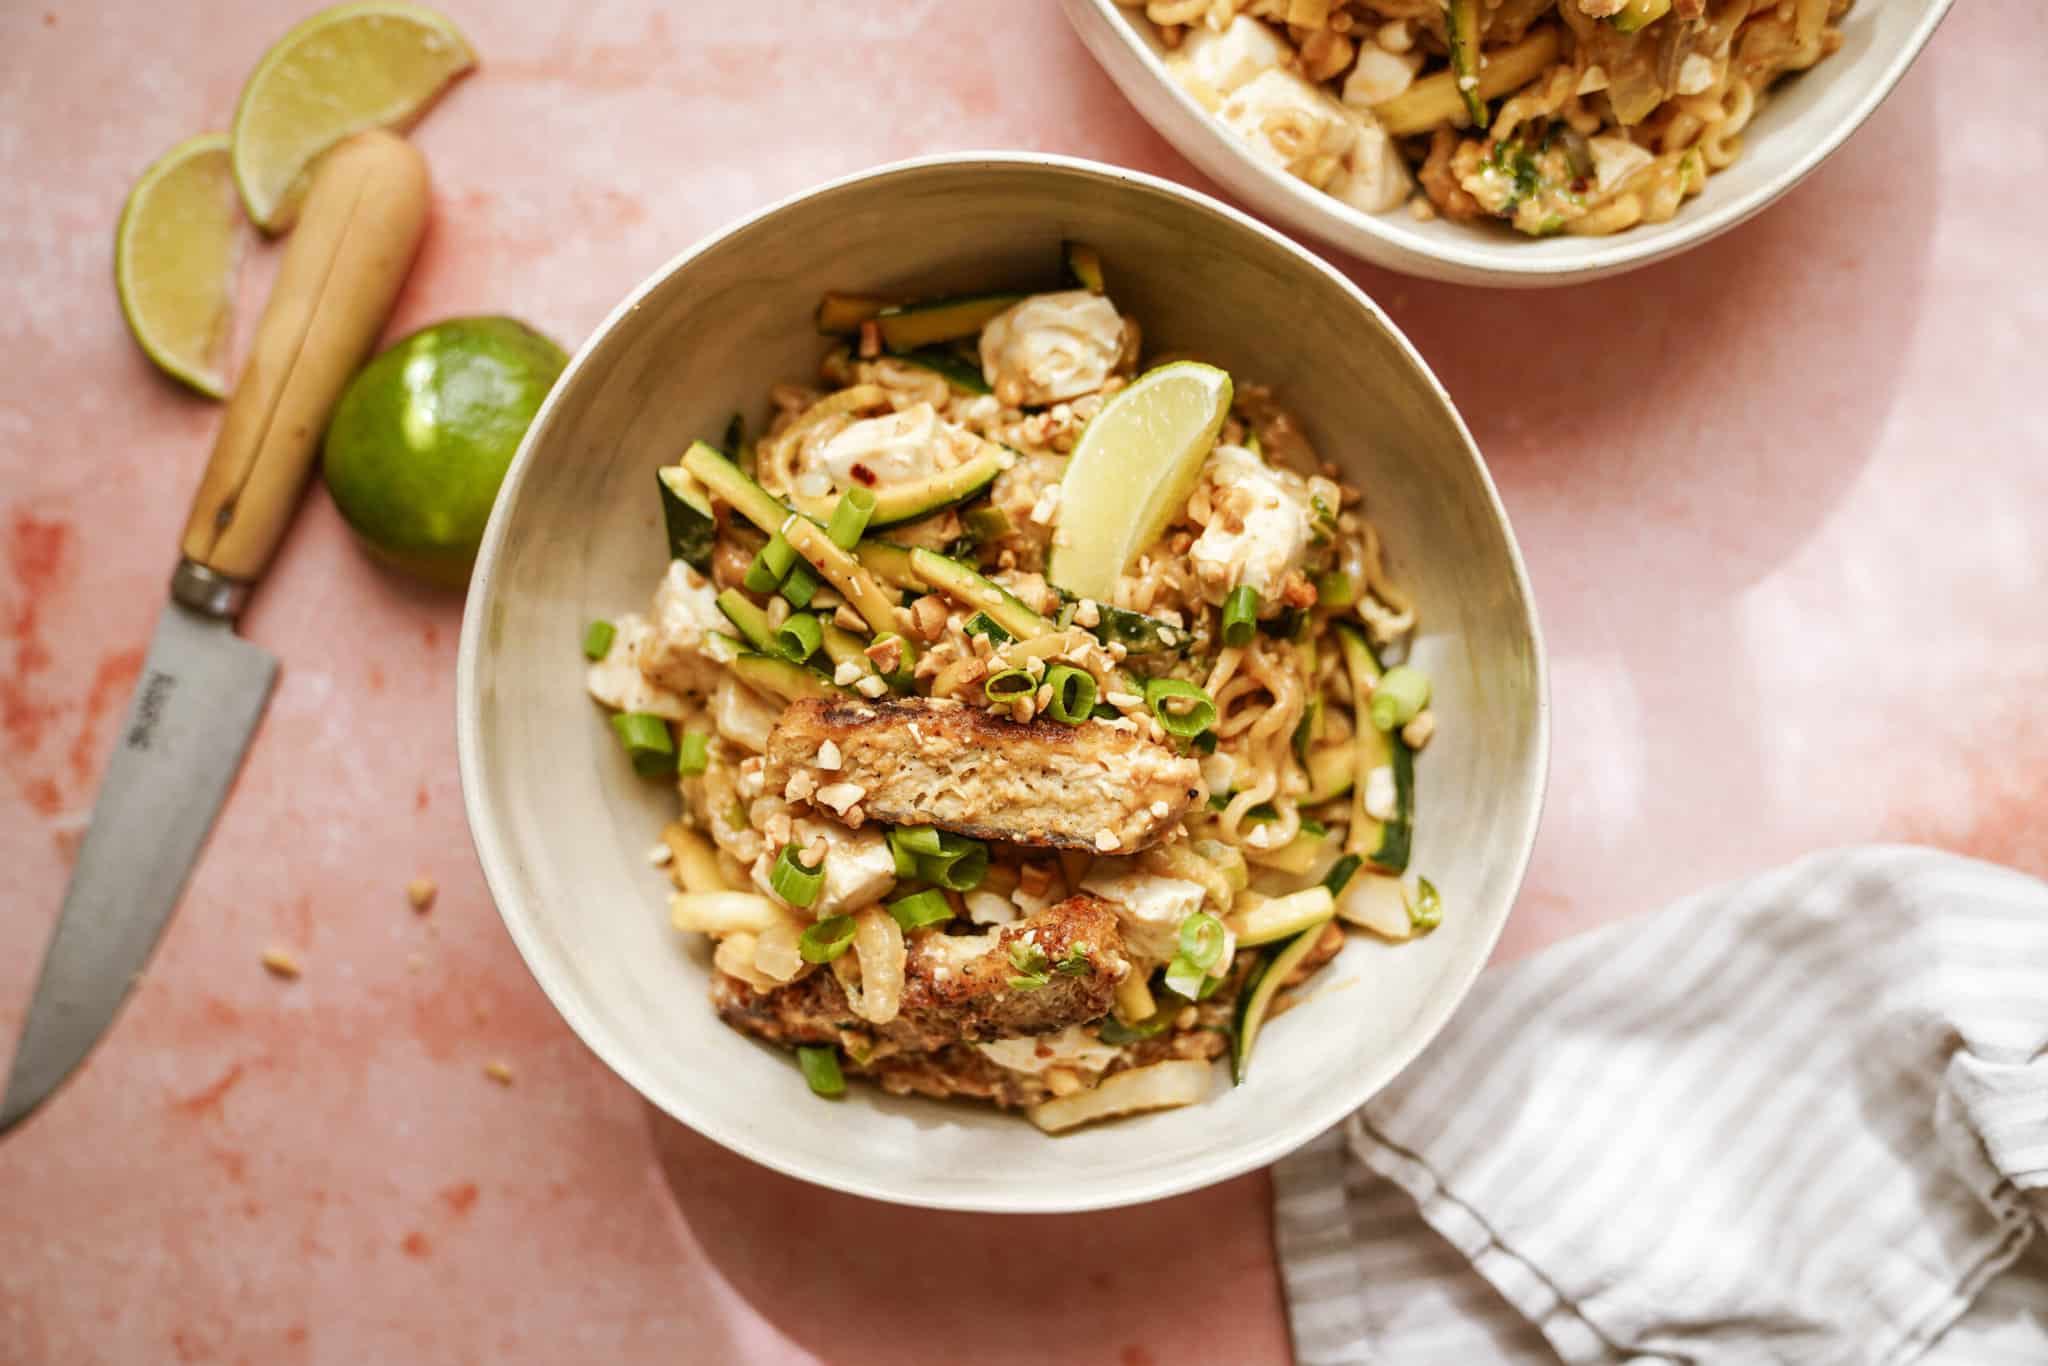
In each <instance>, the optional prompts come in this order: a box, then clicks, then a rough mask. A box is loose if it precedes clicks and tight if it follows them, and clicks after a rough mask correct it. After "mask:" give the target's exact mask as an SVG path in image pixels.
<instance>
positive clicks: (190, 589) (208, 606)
mask: <svg viewBox="0 0 2048 1366" xmlns="http://www.w3.org/2000/svg"><path fill="white" fill-rule="evenodd" d="M251 586H252V585H250V584H247V583H244V582H242V581H241V580H240V579H231V578H229V577H228V576H227V575H225V574H222V573H219V572H217V571H215V570H212V569H208V568H207V567H206V566H205V565H203V564H201V563H199V562H198V561H197V560H192V559H184V560H180V561H179V562H178V568H177V570H176V571H175V572H173V573H172V575H171V598H172V600H173V601H175V602H178V603H181V604H183V605H184V606H186V607H189V608H191V609H192V610H193V611H195V612H198V613H200V614H201V615H203V616H209V617H212V618H214V619H215V620H216V621H233V620H235V619H236V618H237V617H239V616H241V615H242V608H244V607H245V606H247V605H248V602H249V589H250V588H251Z"/></svg>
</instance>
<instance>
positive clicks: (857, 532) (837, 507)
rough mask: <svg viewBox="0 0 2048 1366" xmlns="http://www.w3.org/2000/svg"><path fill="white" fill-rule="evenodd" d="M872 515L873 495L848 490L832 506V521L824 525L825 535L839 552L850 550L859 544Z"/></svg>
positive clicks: (853, 489) (873, 508)
mask: <svg viewBox="0 0 2048 1366" xmlns="http://www.w3.org/2000/svg"><path fill="white" fill-rule="evenodd" d="M874 515H875V495H874V494H872V493H870V492H869V491H868V490H866V489H862V488H852V489H848V490H847V491H846V492H844V493H842V494H840V495H839V501H838V502H837V503H834V504H833V505H832V519H831V520H830V521H829V522H827V523H826V524H825V534H826V535H827V536H830V537H831V538H832V544H834V545H836V546H838V547H839V548H840V549H841V550H851V549H853V548H854V547H855V546H857V545H859V544H860V537H861V533H862V532H864V531H866V530H867V529H868V518H870V517H872V516H874Z"/></svg>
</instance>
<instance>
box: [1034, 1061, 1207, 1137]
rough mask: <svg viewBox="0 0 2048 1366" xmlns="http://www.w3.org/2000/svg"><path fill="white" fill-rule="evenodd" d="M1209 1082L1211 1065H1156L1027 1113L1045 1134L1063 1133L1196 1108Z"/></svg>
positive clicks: (1107, 1081) (1205, 1093)
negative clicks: (1146, 1112)
mask: <svg viewBox="0 0 2048 1366" xmlns="http://www.w3.org/2000/svg"><path fill="white" fill-rule="evenodd" d="M1209 1082H1210V1067H1209V1064H1208V1063H1206V1062H1195V1061H1192V1060H1188V1059H1176V1060H1174V1061H1172V1062H1155V1063H1153V1064H1152V1065H1151V1066H1150V1067H1134V1068H1132V1069H1131V1070H1130V1071H1128V1072H1118V1073H1116V1074H1115V1075H1114V1076H1111V1077H1108V1078H1106V1079H1105V1080H1104V1081H1103V1083H1102V1084H1101V1085H1100V1086H1097V1087H1094V1088H1093V1089H1091V1090H1087V1091H1076V1092H1074V1093H1073V1094H1072V1095H1070V1096H1060V1097H1058V1098H1056V1099H1053V1100H1047V1101H1041V1102H1039V1103H1038V1104H1037V1105H1034V1106H1032V1107H1031V1108H1030V1109H1028V1110H1026V1111H1025V1112H1024V1113H1025V1114H1026V1115H1028V1116H1030V1119H1031V1122H1032V1123H1033V1124H1036V1125H1037V1126H1038V1127H1039V1128H1041V1129H1043V1130H1044V1131H1045V1132H1047V1133H1049V1134H1057V1133H1062V1132H1064V1131H1065V1130H1068V1129H1072V1128H1076V1127H1078V1126H1079V1125H1083V1124H1092V1123H1094V1122H1095V1121H1096V1120H1098V1119H1114V1118H1115V1117H1116V1116H1118V1115H1131V1114H1136V1113H1138V1112H1139V1111H1141V1110H1167V1109H1172V1108H1174V1107H1176V1106H1181V1105H1193V1104H1195V1103H1197V1102H1198V1101H1200V1100H1201V1099H1202V1098H1203V1097H1204V1096H1206V1095H1208V1094H1209Z"/></svg>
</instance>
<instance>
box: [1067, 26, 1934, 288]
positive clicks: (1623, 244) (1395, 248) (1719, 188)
mask: <svg viewBox="0 0 2048 1366" xmlns="http://www.w3.org/2000/svg"><path fill="white" fill-rule="evenodd" d="M1953 2H1954V0H1861V3H1859V4H1857V6H1856V7H1855V8H1854V9H1853V10H1851V11H1850V13H1849V16H1848V18H1847V19H1846V20H1845V21H1844V22H1843V25H1842V31H1843V35H1844V37H1845V40H1846V41H1845V42H1844V43H1843V45H1842V49H1841V51H1839V52H1837V53H1835V54H1834V55H1833V56H1831V57H1829V58H1827V59H1826V60H1825V61H1823V62H1822V63H1821V64H1820V65H1819V66H1816V67H1815V68H1814V69H1813V70H1812V71H1810V72H1807V73H1805V74H1804V75H1802V76H1799V77H1797V78H1794V79H1791V80H1787V81H1785V82H1784V83H1782V84H1781V85H1780V86H1779V87H1778V88H1777V90H1776V91H1775V92H1774V93H1773V94H1772V95H1771V97H1770V99H1769V100H1768V101H1767V102H1766V103H1765V105H1764V107H1763V109H1762V111H1761V112H1760V113H1759V114H1758V115H1757V117H1756V120H1755V122H1753V123H1752V124H1751V125H1750V129H1749V131H1748V132H1747V133H1745V135H1744V145H1743V151H1742V155H1741V156H1740V157H1738V158H1737V159H1736V161H1735V164H1734V165H1732V166H1730V167H1729V168H1728V169H1727V170H1725V171H1722V172H1719V173H1718V174H1716V175H1713V176H1710V177H1709V178H1708V180H1707V188H1706V190H1705V191H1704V192H1703V193H1701V194H1700V195H1699V196H1698V197H1697V198H1695V199H1691V200H1688V201H1686V203H1685V205H1684V207H1682V208H1681V209H1679V211H1678V214H1677V216H1676V217H1674V218H1672V219H1671V220H1670V221H1669V222H1666V223H1654V224H1646V225H1644V226H1642V227H1638V228H1631V229H1629V230H1628V231H1627V232H1622V233H1617V234H1615V235H1614V236H1611V237H1552V238H1546V239H1543V240H1540V241H1538V240H1532V239H1529V238H1524V237H1522V236H1520V235H1519V234H1516V233H1513V232H1511V231H1505V230H1502V231H1490V230H1487V229H1485V228H1483V227H1480V226H1475V225H1472V224H1462V223H1452V222H1448V221H1445V220H1442V219H1437V220H1435V221H1432V222H1428V223H1418V222H1416V221H1415V220H1414V219H1413V218H1410V217H1409V216H1408V213H1407V211H1406V210H1405V209H1395V210H1393V211H1392V212H1390V213H1384V214H1366V213H1360V212H1359V211H1358V210H1356V209H1354V208H1352V207H1350V206H1349V205H1347V204H1343V203H1340V202H1339V201H1338V200H1335V199H1332V198H1331V197H1330V196H1328V195H1326V194H1323V193H1322V192H1320V191H1318V190H1314V189H1311V188H1310V187H1309V186H1308V185H1306V184H1304V183H1303V182H1301V181H1299V180H1296V179H1295V178H1294V177H1293V176H1290V175H1287V174H1286V173H1284V172H1282V171H1279V170H1276V169H1274V168H1273V167H1271V166H1268V165H1266V164H1265V163H1263V162H1261V161H1258V160H1256V159H1254V158H1253V157H1252V156H1251V155H1250V153H1248V152H1247V151H1246V150H1245V146H1244V144H1243V142H1241V141H1240V140H1239V139H1238V138H1237V136H1236V135H1235V134H1233V133H1231V132H1229V131H1227V130H1226V129H1225V128H1224V127H1223V126H1222V125H1221V124H1219V123H1218V122H1217V121H1216V120H1215V119H1213V118H1212V117H1210V116H1209V115H1208V114H1207V113H1206V112H1204V111H1203V109H1202V107H1201V106H1200V105H1198V104H1196V103H1195V101H1194V100H1193V99H1192V98H1191V97H1190V96H1189V95H1188V94H1187V92H1186V91H1184V90H1182V89H1181V87H1180V85H1179V83H1178V82H1176V81H1175V80H1174V79H1173V78H1172V76H1171V75H1169V74H1168V73H1167V70H1166V66H1165V64H1164V61H1163V60H1162V59H1163V57H1164V54H1165V48H1164V47H1163V46H1161V44H1160V41H1159V35H1158V31H1157V30H1156V29H1154V28H1153V26H1152V25H1151V24H1150V23H1148V22H1147V21H1146V19H1145V14H1144V11H1143V10H1142V9H1126V8H1123V7H1121V6H1119V5H1117V4H1115V3H1113V0H1062V3H1063V4H1064V5H1065V6H1066V11H1067V18H1068V19H1069V20H1070V21H1071V22H1072V23H1073V25H1074V28H1075V30H1076V31H1077V32H1078V33H1079V34H1080V35H1081V41H1082V42H1083V43H1085V44H1087V47H1088V50H1089V51H1090V52H1091V53H1093V54H1094V55H1095V60H1096V61H1098V62H1100V63H1101V64H1102V67H1103V69H1104V70H1105V71H1107V72H1108V73H1109V75H1110V79H1111V80H1114V81H1115V82H1116V84H1117V87H1118V88H1119V89H1121V90H1122V91H1123V92H1124V95H1125V97H1126V98H1128V99H1129V100H1130V102H1131V103H1132V104H1133V105H1135V106H1137V109H1138V112H1139V113H1140V114H1142V115H1144V117H1145V120H1146V121H1147V122H1148V123H1150V124H1151V125H1152V126H1153V128H1155V129H1157V130H1158V132H1159V134H1160V136H1162V137H1164V138H1165V139H1166V140H1167V141H1168V142H1171V143H1172V144H1173V145H1174V146H1175V147H1176V148H1178V149H1179V150H1180V153H1181V155H1182V156H1185V157H1186V158H1187V159H1188V160H1189V161H1192V162H1194V163H1195V165H1197V166H1199V167H1201V168H1202V170H1203V171H1205V172H1207V173H1208V174H1209V175H1210V176H1212V177H1214V178H1215V179H1216V180H1217V181H1218V182H1220V183H1221V184H1223V185H1224V186H1226V187H1228V188H1229V190H1230V192H1231V193H1232V194H1235V195H1236V196H1238V197H1239V198H1240V199H1242V200H1243V201H1244V202H1245V203H1246V204H1249V205H1250V206H1251V207H1252V208H1254V209H1256V210H1258V211H1259V212H1260V213H1262V214H1265V215H1267V216H1268V217H1270V218H1272V219H1274V220H1276V221H1277V222H1280V223H1284V224H1286V225H1287V226H1288V227H1290V228H1292V229H1294V230H1295V231H1296V232H1300V233H1305V234H1307V235H1308V236H1311V237H1315V238H1318V239H1320V240H1322V241H1324V242H1328V243H1329V244H1330V245H1332V246H1334V247H1339V248H1341V249H1343V250H1345V251H1348V252H1350V253H1352V254H1353V255H1355V256H1358V257H1361V258H1363V259H1365V260H1367V261H1370V262H1372V263H1373V264H1374V265H1379V266H1386V267H1387V268H1388V269H1390V270H1399V271H1404V272H1406V273H1407V274H1410V275H1421V276H1425V277H1427V278H1429V279H1432V280H1450V281H1453V282H1455V283H1458V284H1471V285H1506V286H1511V287H1530V286H1540V285H1563V284H1573V283H1576V282H1578V281H1581V280H1594V279H1598V278H1600V277H1601V276H1604V275H1618V274H1620V273H1622V272H1623V271H1627V270H1634V269H1635V268H1636V267H1638V266H1646V265H1649V264H1650V263H1651V262H1653V261H1661V260H1663V259H1664V258H1665V257H1667V256H1675V255H1677V254H1678V253H1679V252H1681V251H1685V250H1687V249H1688V248H1690V247H1696V246H1698V245H1699V244H1700V243H1702V242H1705V241H1707V240H1708V239H1710V238H1713V237H1718V236H1719V235H1720V234H1722V233H1724V232H1726V231H1728V229H1730V228H1732V227H1734V226H1735V225H1736V224H1738V223H1741V222H1743V221H1744V220H1745V219H1747V218H1749V217H1750V216H1751V215H1753V214H1756V213H1758V212H1760V211H1761V210H1762V209H1763V208H1764V207H1765V206H1766V205H1768V204H1770V203H1771V202H1772V201H1773V200H1775V199H1777V198H1778V196H1780V195H1782V194H1784V193H1785V192H1786V191H1787V190H1789V189H1791V188H1792V187H1793V186H1794V185H1797V184H1798V183H1799V182H1800V181H1801V180H1802V179H1804V178H1805V176H1806V174H1807V173H1808V172H1809V171H1811V170H1813V168H1814V167H1816V166H1818V165H1820V163H1821V161H1822V160H1823V159H1825V158H1826V157H1827V155H1828V154H1829V153H1830V152H1832V151H1834V150H1835V149H1836V148H1837V147H1839V146H1841V145H1842V143H1843V141H1844V140H1845V139H1847V138H1848V136H1849V134H1851V133H1853V132H1855V131H1856V129H1857V128H1858V127H1860V126H1861V125H1862V123H1863V121H1864V120H1865V119H1867V118H1869V117H1870V114H1871V111H1872V110H1874V109H1876V108H1877V106H1878V105H1879V104H1880V103H1881V102H1882V101H1883V100H1884V97H1885V96H1886V95H1888V94H1890V93H1891V90H1892V87H1893V86H1895V85H1897V84H1898V82H1899V78H1900V77H1901V76H1903V75H1905V74H1906V68H1908V67H1909V66H1911V65H1912V64H1913V59H1914V58H1915V57H1917V56H1919V55H1920V50H1921V49H1922V48H1923V47H1925V46H1926V45H1927V40H1928V39H1929V38H1931V37H1933V36H1934V30H1935V27H1936V26H1937V25H1939V24H1940V23H1941V20H1942V17H1943V16H1944V15H1946V14H1947V13H1948V10H1949V6H1950V5H1951V4H1952V3H1953Z"/></svg>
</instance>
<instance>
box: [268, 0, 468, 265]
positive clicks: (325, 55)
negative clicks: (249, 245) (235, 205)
mask: <svg viewBox="0 0 2048 1366" xmlns="http://www.w3.org/2000/svg"><path fill="white" fill-rule="evenodd" d="M475 65H476V54H475V53H474V52H472V51H470V48H469V44H468V43H467V42H465V41H464V40H463V37H462V35H461V34H460V33H459V32H457V31H456V28H455V26H454V25H453V24H451V23H449V22H448V20H446V19H444V18H443V17H441V16H440V15H438V14H436V13H434V12H433V11H432V10H429V9H422V8H420V7H419V6H418V5H404V4H396V3H390V2H389V0H369V3H365V4H356V5H341V6H338V7H336V8H334V9H330V10H323V11H321V12H320V13H318V14H316V15H314V16H313V17H312V18H310V19H308V20H306V21H305V22H304V23H302V24H300V25H299V26H298V27H297V28H295V29H293V30H292V31H291V32H289V33H287V34H285V36H284V37H282V38H280V39H278V40H277V42H276V43H274V44H272V46H271V49H270V51H268V52H266V53H264V54H263V60H262V61H260V62H258V63H257V64H256V70H255V71H254V72H252V73H251V74H250V76H249V82H248V84H247V85H244V86H243V87H242V97H241V100H240V101H239V102H238V103H237V104H236V105H235V126H234V134H233V136H234V166H235V185H236V186H237V187H238V188H239V189H240V190H241V192H242V204H243V206H244V207H245V208H246V209H248V211H249V218H250V220H251V221H252V222H254V223H255V224H256V226H257V227H259V228H262V229H263V230H264V231H265V232H269V233H275V232H282V231H283V230H284V229H285V228H287V227H290V226H291V222H292V219H293V218H295V217H296V216H297V215H298V211H299V201H300V200H301V199H302V198H304V197H305V193H306V185H307V176H306V169H307V168H308V167H309V166H311V165H312V164H313V161H314V159H315V158H317V157H318V156H319V155H320V154H321V153H322V152H324V151H326V150H327V149H328V148H330V147H332V146H333V145H334V144H335V143H337V142H340V141H341V140H342V139H343V138H345V137H347V136H349V135H350V134H351V133H360V132H362V131H363V130H364V129H365V128H394V129H403V128H405V127H406V126H408V125H409V124H411V123H412V122H413V120H415V119H417V118H418V117H419V116H420V115H421V114H422V113H424V112H425V111H426V108H427V106H428V105H430V104H432V103H433V102H434V99H435V97H436V96H438V95H439V94H440V93H441V92H442V91H443V90H444V89H446V88H447V86H448V83H449V82H450V81H452V80H454V79H455V78H456V77H457V76H460V75H461V74H462V73H463V72H465V71H468V70H469V69H470V68H471V67H473V66H475Z"/></svg>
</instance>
